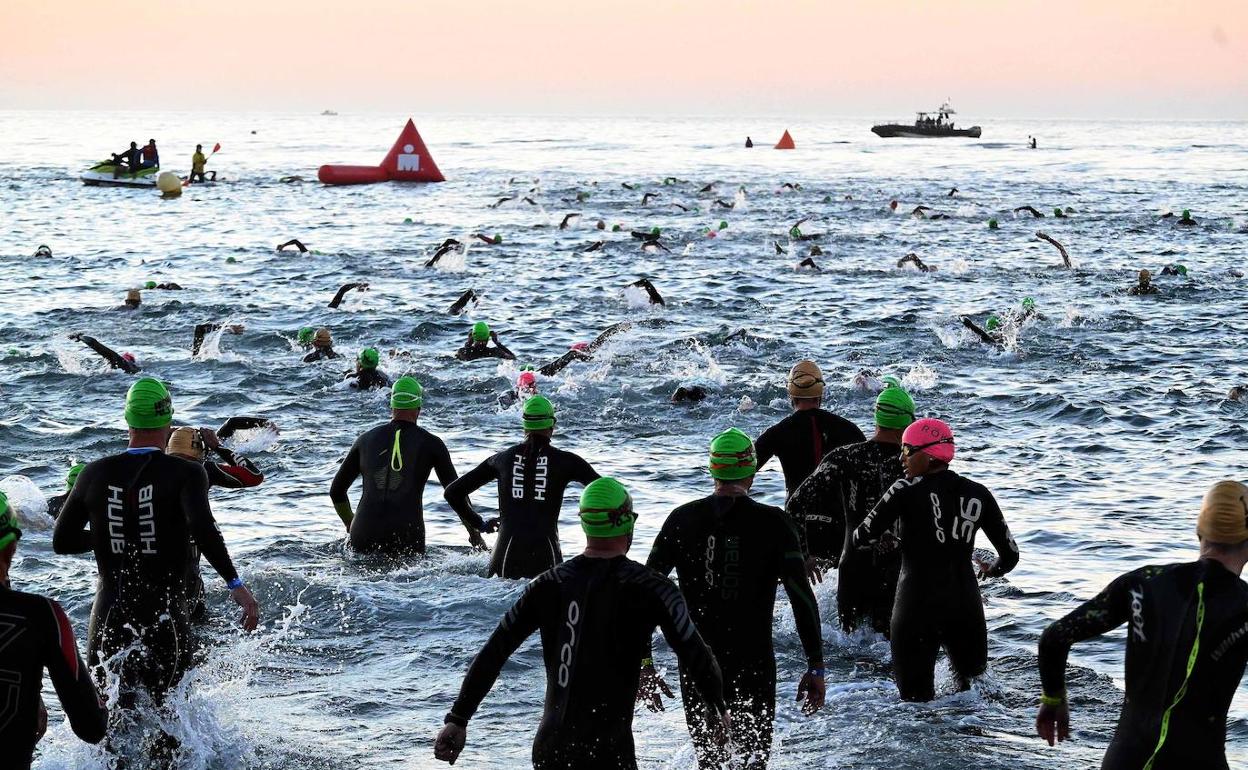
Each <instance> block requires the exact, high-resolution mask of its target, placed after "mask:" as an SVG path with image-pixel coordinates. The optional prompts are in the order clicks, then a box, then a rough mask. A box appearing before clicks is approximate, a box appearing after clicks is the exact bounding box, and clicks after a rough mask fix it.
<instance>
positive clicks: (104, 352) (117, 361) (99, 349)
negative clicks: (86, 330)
mask: <svg viewBox="0 0 1248 770" xmlns="http://www.w3.org/2000/svg"><path fill="white" fill-rule="evenodd" d="M69 338H70V339H71V340H73V341H74V342H81V343H82V344H84V345H86V346H87V347H89V348H91V349H92V350H94V351H95V353H96V355H98V356H99V357H100V358H103V359H104V360H105V361H107V362H108V365H109V366H111V367H112V368H114V369H120V370H122V371H123V372H125V373H126V374H138V373H139V372H140V371H142V370H143V367H141V366H139V365H138V363H137V362H136V361H135V358H134V354H133V353H121V354H118V353H117V351H115V350H113V349H112V348H110V347H108V346H107V345H105V344H104V343H102V342H100V341H99V340H97V339H96V338H95V337H89V336H87V335H86V334H82V333H81V332H76V333H74V334H71V335H69Z"/></svg>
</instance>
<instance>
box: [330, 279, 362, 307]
mask: <svg viewBox="0 0 1248 770" xmlns="http://www.w3.org/2000/svg"><path fill="white" fill-rule="evenodd" d="M352 289H358V290H359V291H368V284H367V283H364V282H359V283H344V284H343V285H342V286H339V287H338V292H337V293H336V294H334V298H333V299H331V300H330V301H329V307H331V308H335V309H337V307H338V306H339V305H341V304H342V298H343V297H345V296H346V294H347V292H349V291H351V290H352Z"/></svg>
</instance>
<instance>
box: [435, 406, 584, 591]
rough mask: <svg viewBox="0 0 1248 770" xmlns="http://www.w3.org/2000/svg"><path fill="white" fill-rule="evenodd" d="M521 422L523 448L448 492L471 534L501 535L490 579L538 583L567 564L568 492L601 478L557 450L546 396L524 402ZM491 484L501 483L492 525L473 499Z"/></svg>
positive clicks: (512, 449) (467, 475)
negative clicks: (563, 526)
mask: <svg viewBox="0 0 1248 770" xmlns="http://www.w3.org/2000/svg"><path fill="white" fill-rule="evenodd" d="M521 422H522V424H523V426H524V441H523V442H521V443H519V444H516V445H515V446H512V447H510V448H508V449H505V450H503V451H502V452H499V453H498V454H496V455H494V456H492V457H490V458H487V459H486V460H485V461H484V462H482V463H481V464H480V465H478V466H477V467H476V468H473V469H472V470H471V471H469V472H468V473H465V474H464V475H463V476H462V477H461V478H460V479H459V480H458V481H456V482H455V483H454V484H451V485H450V486H449V487H447V488H446V494H445V497H446V501H447V502H448V503H450V505H451V507H452V508H454V509H455V512H456V513H457V514H459V519H460V521H461V522H463V524H464V527H466V528H467V529H468V532H469V533H474V532H475V533H481V532H493V531H494V529H495V528H497V529H498V539H497V540H496V541H495V543H494V555H493V557H492V558H491V559H490V573H489V574H490V576H491V577H495V576H498V577H504V578H533V577H536V576H538V575H540V574H541V573H543V572H545V571H546V570H548V569H550V568H551V567H553V566H555V565H556V564H559V563H560V562H562V561H563V552H562V550H561V549H560V548H559V509H560V508H561V507H562V505H563V493H564V490H565V489H567V487H568V485H569V484H572V483H577V484H581V485H587V484H589V483H590V482H591V481H593V480H595V479H597V478H598V473H597V471H595V470H594V469H593V467H591V466H590V464H589V463H588V462H586V461H585V460H583V459H582V458H581V457H579V456H577V455H575V454H572V453H571V452H565V451H563V450H562V449H556V448H555V447H554V446H552V444H551V437H552V436H553V435H554V432H555V407H554V405H553V404H551V403H550V401H549V399H547V398H546V397H545V396H533V397H531V398H529V399H528V400H527V401H525V402H524V410H523V413H522V417H521ZM491 481H497V482H498V484H497V486H498V518H497V519H495V520H492V521H490V522H488V523H487V522H486V521H485V520H484V519H482V518H481V515H480V514H478V513H477V512H476V510H474V509H473V506H472V502H471V501H470V500H469V499H468V497H469V495H471V494H472V493H473V492H475V491H477V490H478V489H480V488H481V487H483V486H485V485H486V484H488V483H490V482H491Z"/></svg>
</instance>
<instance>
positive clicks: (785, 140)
mask: <svg viewBox="0 0 1248 770" xmlns="http://www.w3.org/2000/svg"><path fill="white" fill-rule="evenodd" d="M776 149H777V150H796V149H797V145H795V144H793V137H791V136H789V130H788V129H787V128H786V129H785V130H784V136H782V137H780V141H778V142H776Z"/></svg>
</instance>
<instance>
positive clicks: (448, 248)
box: [425, 238, 464, 267]
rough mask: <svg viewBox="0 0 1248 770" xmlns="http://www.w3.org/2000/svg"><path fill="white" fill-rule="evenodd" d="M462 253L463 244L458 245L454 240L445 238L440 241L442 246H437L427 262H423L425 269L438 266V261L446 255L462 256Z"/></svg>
mask: <svg viewBox="0 0 1248 770" xmlns="http://www.w3.org/2000/svg"><path fill="white" fill-rule="evenodd" d="M463 252H464V244H462V243H460V242H459V241H457V240H455V239H454V238H447V239H446V240H445V241H442V245H441V246H439V247H438V248H437V250H436V251H434V252H433V256H432V257H430V258H429V260H428V261H427V262H425V267H433V266H434V265H436V264H438V260H440V259H442V257H445V256H446V255H447V254H462V253H463Z"/></svg>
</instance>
